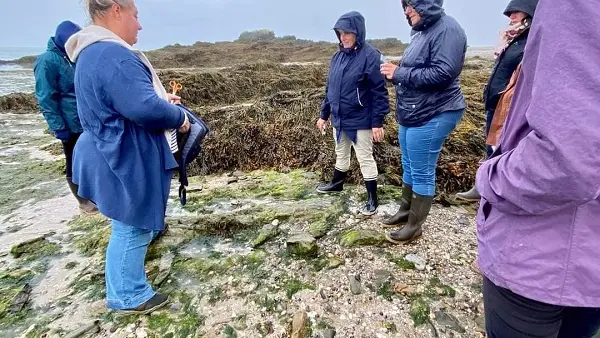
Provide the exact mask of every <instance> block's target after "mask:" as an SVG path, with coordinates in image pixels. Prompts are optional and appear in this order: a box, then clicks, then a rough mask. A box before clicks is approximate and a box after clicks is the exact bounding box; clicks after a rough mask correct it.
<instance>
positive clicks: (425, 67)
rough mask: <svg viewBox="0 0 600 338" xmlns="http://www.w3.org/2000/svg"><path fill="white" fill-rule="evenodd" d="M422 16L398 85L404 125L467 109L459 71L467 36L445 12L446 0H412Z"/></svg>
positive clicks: (395, 79) (396, 81)
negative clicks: (443, 6) (443, 5)
mask: <svg viewBox="0 0 600 338" xmlns="http://www.w3.org/2000/svg"><path fill="white" fill-rule="evenodd" d="M410 3H411V5H412V6H414V9H415V10H416V11H417V12H418V13H419V14H420V15H421V21H420V22H419V23H418V24H417V25H415V26H414V27H413V31H412V33H411V41H410V44H409V45H408V47H407V49H406V51H405V52H404V55H403V56H402V62H401V63H400V67H398V68H397V69H396V72H395V73H394V76H393V78H392V82H393V83H394V85H396V97H397V99H396V118H397V120H398V123H399V124H400V125H402V126H405V127H418V126H422V125H424V124H426V123H427V122H429V120H431V119H432V118H434V117H436V116H437V115H439V114H441V113H443V112H447V111H456V110H462V109H465V108H466V102H465V98H464V96H463V94H462V91H461V90H460V85H459V83H460V79H459V76H460V73H461V71H462V68H463V64H464V61H465V54H466V52H467V36H466V34H465V31H464V30H463V29H462V27H461V26H460V25H459V24H458V22H457V21H456V20H455V19H454V18H452V17H450V16H448V15H446V14H445V13H444V9H443V8H442V3H443V0H411V1H410Z"/></svg>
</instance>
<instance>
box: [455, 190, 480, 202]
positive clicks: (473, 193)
mask: <svg viewBox="0 0 600 338" xmlns="http://www.w3.org/2000/svg"><path fill="white" fill-rule="evenodd" d="M456 198H458V199H460V200H463V201H467V202H479V201H480V200H481V195H479V191H477V188H475V186H473V188H471V190H469V191H466V192H459V193H458V194H456Z"/></svg>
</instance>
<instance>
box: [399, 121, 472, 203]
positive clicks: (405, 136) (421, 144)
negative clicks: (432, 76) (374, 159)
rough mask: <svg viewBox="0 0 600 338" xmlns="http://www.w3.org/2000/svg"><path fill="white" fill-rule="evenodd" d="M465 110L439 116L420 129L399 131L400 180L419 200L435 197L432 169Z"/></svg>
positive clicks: (405, 128)
mask: <svg viewBox="0 0 600 338" xmlns="http://www.w3.org/2000/svg"><path fill="white" fill-rule="evenodd" d="M463 114H464V110H458V111H448V112H444V113H441V114H439V115H438V116H436V117H434V118H433V119H431V120H430V121H429V122H427V124H425V125H423V126H420V127H403V126H400V128H399V129H398V140H399V141H400V149H401V150H402V170H403V171H404V174H403V176H402V180H403V181H404V183H405V184H408V185H411V186H412V188H413V191H414V192H415V193H417V194H419V195H422V196H434V195H435V169H436V167H437V161H438V158H439V156H440V151H442V145H443V144H444V141H445V140H446V138H448V135H450V133H451V132H452V131H453V130H454V128H456V126H457V125H458V123H459V122H460V119H461V118H462V116H463Z"/></svg>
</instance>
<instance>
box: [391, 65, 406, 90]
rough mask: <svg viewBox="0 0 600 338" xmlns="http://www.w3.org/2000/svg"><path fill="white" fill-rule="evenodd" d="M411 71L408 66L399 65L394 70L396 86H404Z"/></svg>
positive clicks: (393, 79) (393, 81) (393, 78)
mask: <svg viewBox="0 0 600 338" xmlns="http://www.w3.org/2000/svg"><path fill="white" fill-rule="evenodd" d="M409 71H410V69H409V68H406V67H398V68H396V71H395V72H394V76H392V83H393V84H395V85H396V86H403V85H404V82H406V80H405V78H406V76H407V75H408V72H409Z"/></svg>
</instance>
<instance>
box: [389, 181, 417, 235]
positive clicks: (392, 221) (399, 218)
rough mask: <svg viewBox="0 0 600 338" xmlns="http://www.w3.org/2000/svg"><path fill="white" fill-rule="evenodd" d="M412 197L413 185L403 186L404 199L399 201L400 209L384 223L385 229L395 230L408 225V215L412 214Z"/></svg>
mask: <svg viewBox="0 0 600 338" xmlns="http://www.w3.org/2000/svg"><path fill="white" fill-rule="evenodd" d="M412 197H413V191H412V185H408V184H404V185H403V186H402V197H401V198H400V201H399V202H400V208H399V209H398V211H397V212H396V213H395V214H394V215H393V216H392V217H390V218H387V219H385V220H383V221H382V223H383V227H384V228H395V227H396V226H397V225H400V224H403V223H406V222H407V221H408V214H410V204H411V202H412Z"/></svg>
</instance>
